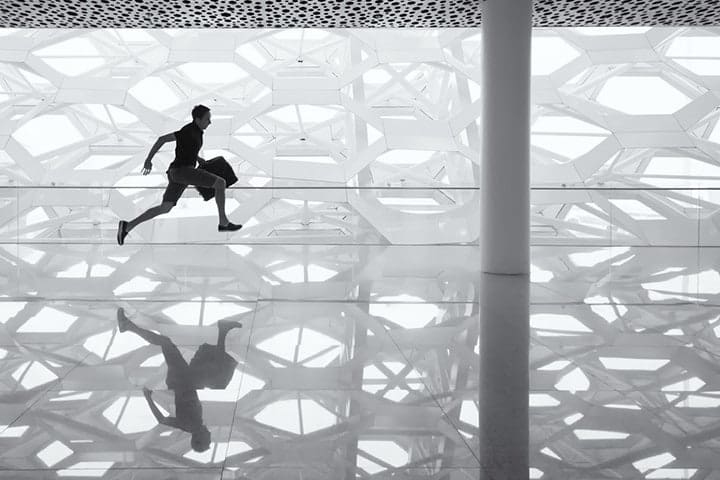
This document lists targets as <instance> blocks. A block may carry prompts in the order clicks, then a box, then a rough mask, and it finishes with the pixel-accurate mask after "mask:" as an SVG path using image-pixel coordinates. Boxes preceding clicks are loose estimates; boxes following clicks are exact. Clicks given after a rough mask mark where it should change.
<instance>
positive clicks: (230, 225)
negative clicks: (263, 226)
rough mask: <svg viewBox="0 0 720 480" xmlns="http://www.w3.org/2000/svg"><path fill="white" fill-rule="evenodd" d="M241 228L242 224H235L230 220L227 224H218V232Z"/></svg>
mask: <svg viewBox="0 0 720 480" xmlns="http://www.w3.org/2000/svg"><path fill="white" fill-rule="evenodd" d="M241 228H242V225H236V224H234V223H232V222H228V224H227V225H218V232H234V231H235V230H240V229H241Z"/></svg>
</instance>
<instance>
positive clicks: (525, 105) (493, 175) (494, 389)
mask: <svg viewBox="0 0 720 480" xmlns="http://www.w3.org/2000/svg"><path fill="white" fill-rule="evenodd" d="M531 17H532V0H485V1H484V2H483V12H482V39H483V102H484V104H483V114H482V115H483V132H482V139H483V142H482V175H481V177H482V200H481V201H482V206H481V215H482V220H481V221H482V228H481V232H482V233H481V237H480V247H481V249H482V272H483V274H482V278H481V282H480V291H481V294H480V391H479V400H480V419H479V420H480V452H479V453H480V462H481V470H480V478H483V479H493V480H497V479H512V480H519V479H527V478H528V386H529V381H528V349H529V318H528V317H529V258H530V249H529V232H530V214H529V212H530V35H531Z"/></svg>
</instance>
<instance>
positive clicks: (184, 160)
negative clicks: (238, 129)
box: [117, 105, 242, 245]
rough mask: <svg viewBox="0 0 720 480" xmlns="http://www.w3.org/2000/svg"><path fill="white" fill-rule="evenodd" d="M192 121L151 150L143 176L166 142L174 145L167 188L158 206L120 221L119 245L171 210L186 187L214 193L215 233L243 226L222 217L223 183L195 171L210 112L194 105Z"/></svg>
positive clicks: (199, 171) (221, 180)
mask: <svg viewBox="0 0 720 480" xmlns="http://www.w3.org/2000/svg"><path fill="white" fill-rule="evenodd" d="M192 118H193V120H192V122H190V123H188V124H187V125H184V126H183V127H182V128H181V129H180V130H178V131H176V132H173V133H168V134H166V135H162V136H161V137H159V138H158V139H157V141H156V142H155V144H154V145H153V146H152V148H151V149H150V153H148V156H147V159H146V160H145V164H144V165H143V169H142V174H143V175H147V174H148V173H150V171H151V170H152V158H153V157H154V156H155V153H157V151H158V150H160V148H161V147H162V146H163V145H164V144H165V143H167V142H173V141H176V142H177V143H176V144H175V160H173V162H172V163H171V164H170V166H169V167H168V170H167V172H166V173H167V176H168V186H167V188H166V189H165V193H164V194H163V198H162V203H161V204H160V205H157V206H154V207H151V208H149V209H148V210H146V211H145V212H143V213H141V214H140V215H138V216H137V217H136V218H134V219H132V220H130V221H129V222H126V221H125V220H120V222H119V223H118V231H117V242H118V245H122V244H123V243H125V237H126V236H127V234H128V233H129V232H130V231H131V230H132V229H133V228H135V227H137V226H138V225H140V224H141V223H143V222H146V221H148V220H150V219H151V218H155V217H157V216H158V215H162V214H163V213H168V212H169V211H170V210H172V208H173V207H174V206H175V205H176V204H177V201H178V200H179V199H180V197H181V196H182V194H183V192H184V191H185V188H187V186H188V185H195V186H199V187H206V188H212V189H214V190H215V203H216V204H217V209H218V219H219V223H218V231H221V232H229V231H235V230H239V229H240V228H241V227H242V225H239V224H238V225H236V224H234V223H231V222H230V220H228V218H227V215H226V214H225V186H226V185H225V180H224V179H223V178H222V177H220V176H218V175H215V174H213V173H210V172H208V171H206V170H203V169H200V168H195V166H196V164H197V163H198V162H200V165H202V164H203V163H205V160H204V159H202V158H200V157H198V152H200V147H202V144H203V131H204V130H205V129H206V128H207V127H208V125H210V123H211V122H210V109H209V108H208V107H206V106H205V105H196V106H195V107H194V108H193V109H192Z"/></svg>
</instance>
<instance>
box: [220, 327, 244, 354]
mask: <svg viewBox="0 0 720 480" xmlns="http://www.w3.org/2000/svg"><path fill="white" fill-rule="evenodd" d="M217 328H218V338H217V347H218V348H219V349H220V350H222V351H223V352H224V351H225V337H227V334H228V332H229V331H230V330H232V329H233V328H242V323H240V322H233V321H232V320H220V321H219V322H217Z"/></svg>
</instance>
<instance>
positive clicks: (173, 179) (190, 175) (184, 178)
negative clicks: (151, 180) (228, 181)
mask: <svg viewBox="0 0 720 480" xmlns="http://www.w3.org/2000/svg"><path fill="white" fill-rule="evenodd" d="M167 176H168V186H167V188H166V189H165V193H163V197H162V201H163V203H165V202H171V203H172V204H173V205H176V204H177V201H178V200H179V199H180V197H181V196H182V194H183V192H184V191H185V189H186V188H187V186H188V185H197V186H199V187H207V188H212V187H213V185H215V182H216V181H217V179H218V178H220V177H218V176H217V175H214V174H212V173H210V172H208V171H205V170H201V169H199V168H193V167H180V168H171V169H170V170H168V171H167Z"/></svg>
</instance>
